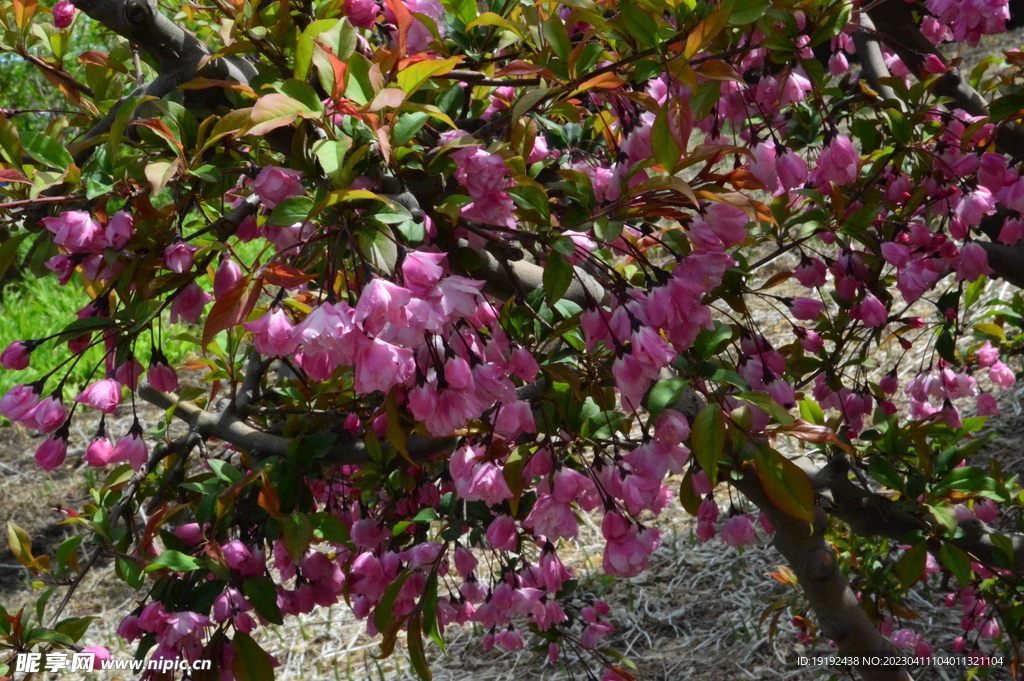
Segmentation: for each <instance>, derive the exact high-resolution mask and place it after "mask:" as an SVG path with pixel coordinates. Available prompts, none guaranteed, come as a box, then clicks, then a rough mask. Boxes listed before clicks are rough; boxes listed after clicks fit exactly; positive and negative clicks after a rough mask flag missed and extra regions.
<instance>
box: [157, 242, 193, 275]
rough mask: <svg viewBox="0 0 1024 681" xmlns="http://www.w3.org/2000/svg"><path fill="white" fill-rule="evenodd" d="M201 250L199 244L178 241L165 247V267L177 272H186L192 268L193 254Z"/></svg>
mask: <svg viewBox="0 0 1024 681" xmlns="http://www.w3.org/2000/svg"><path fill="white" fill-rule="evenodd" d="M198 250H199V247H198V246H193V245H191V244H187V243H185V242H184V241H178V242H176V243H173V244H171V245H170V246H168V247H167V248H165V249H164V267H166V268H167V269H169V270H170V271H172V272H174V273H176V274H184V273H185V272H188V271H189V270H190V269H192V265H193V264H194V262H193V259H192V256H193V255H194V254H195V252H196V251H198Z"/></svg>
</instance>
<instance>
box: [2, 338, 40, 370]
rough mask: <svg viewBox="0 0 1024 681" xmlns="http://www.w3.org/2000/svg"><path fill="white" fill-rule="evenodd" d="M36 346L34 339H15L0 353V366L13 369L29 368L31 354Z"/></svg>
mask: <svg viewBox="0 0 1024 681" xmlns="http://www.w3.org/2000/svg"><path fill="white" fill-rule="evenodd" d="M35 347H36V344H35V343H33V342H32V341H14V342H13V343H11V344H10V345H8V346H7V347H6V348H5V349H4V351H3V352H2V353H0V366H3V368H4V369H10V370H12V371H21V370H22V369H27V368H28V365H29V356H30V355H31V354H32V351H33V350H34V349H35Z"/></svg>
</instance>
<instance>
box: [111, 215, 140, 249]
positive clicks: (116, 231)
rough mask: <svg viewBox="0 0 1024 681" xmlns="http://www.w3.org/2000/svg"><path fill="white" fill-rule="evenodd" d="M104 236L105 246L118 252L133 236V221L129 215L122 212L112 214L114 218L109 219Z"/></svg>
mask: <svg viewBox="0 0 1024 681" xmlns="http://www.w3.org/2000/svg"><path fill="white" fill-rule="evenodd" d="M104 236H106V237H107V245H108V246H110V247H111V248H113V249H114V250H117V251H119V250H121V249H123V248H124V247H125V246H127V245H128V242H129V241H131V240H132V237H133V236H135V221H134V220H133V219H132V216H131V214H129V213H126V212H124V211H123V210H119V211H117V212H116V213H114V217H112V218H110V222H109V223H107V229H106V230H105V232H104Z"/></svg>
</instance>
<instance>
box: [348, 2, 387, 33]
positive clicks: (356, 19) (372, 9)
mask: <svg viewBox="0 0 1024 681" xmlns="http://www.w3.org/2000/svg"><path fill="white" fill-rule="evenodd" d="M378 14H380V6H379V5H378V4H377V3H376V2H374V0H345V16H346V17H348V20H349V21H351V22H352V25H353V26H355V27H356V28H371V27H372V26H373V24H374V22H375V21H376V20H377V15H378Z"/></svg>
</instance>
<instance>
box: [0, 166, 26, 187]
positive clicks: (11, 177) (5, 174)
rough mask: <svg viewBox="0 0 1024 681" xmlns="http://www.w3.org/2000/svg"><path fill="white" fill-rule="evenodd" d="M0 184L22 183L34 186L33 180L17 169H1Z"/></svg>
mask: <svg viewBox="0 0 1024 681" xmlns="http://www.w3.org/2000/svg"><path fill="white" fill-rule="evenodd" d="M0 182H21V183H23V184H32V180H30V179H28V178H27V177H25V174H24V173H22V172H21V171H20V170H18V169H17V168H2V169H0Z"/></svg>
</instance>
